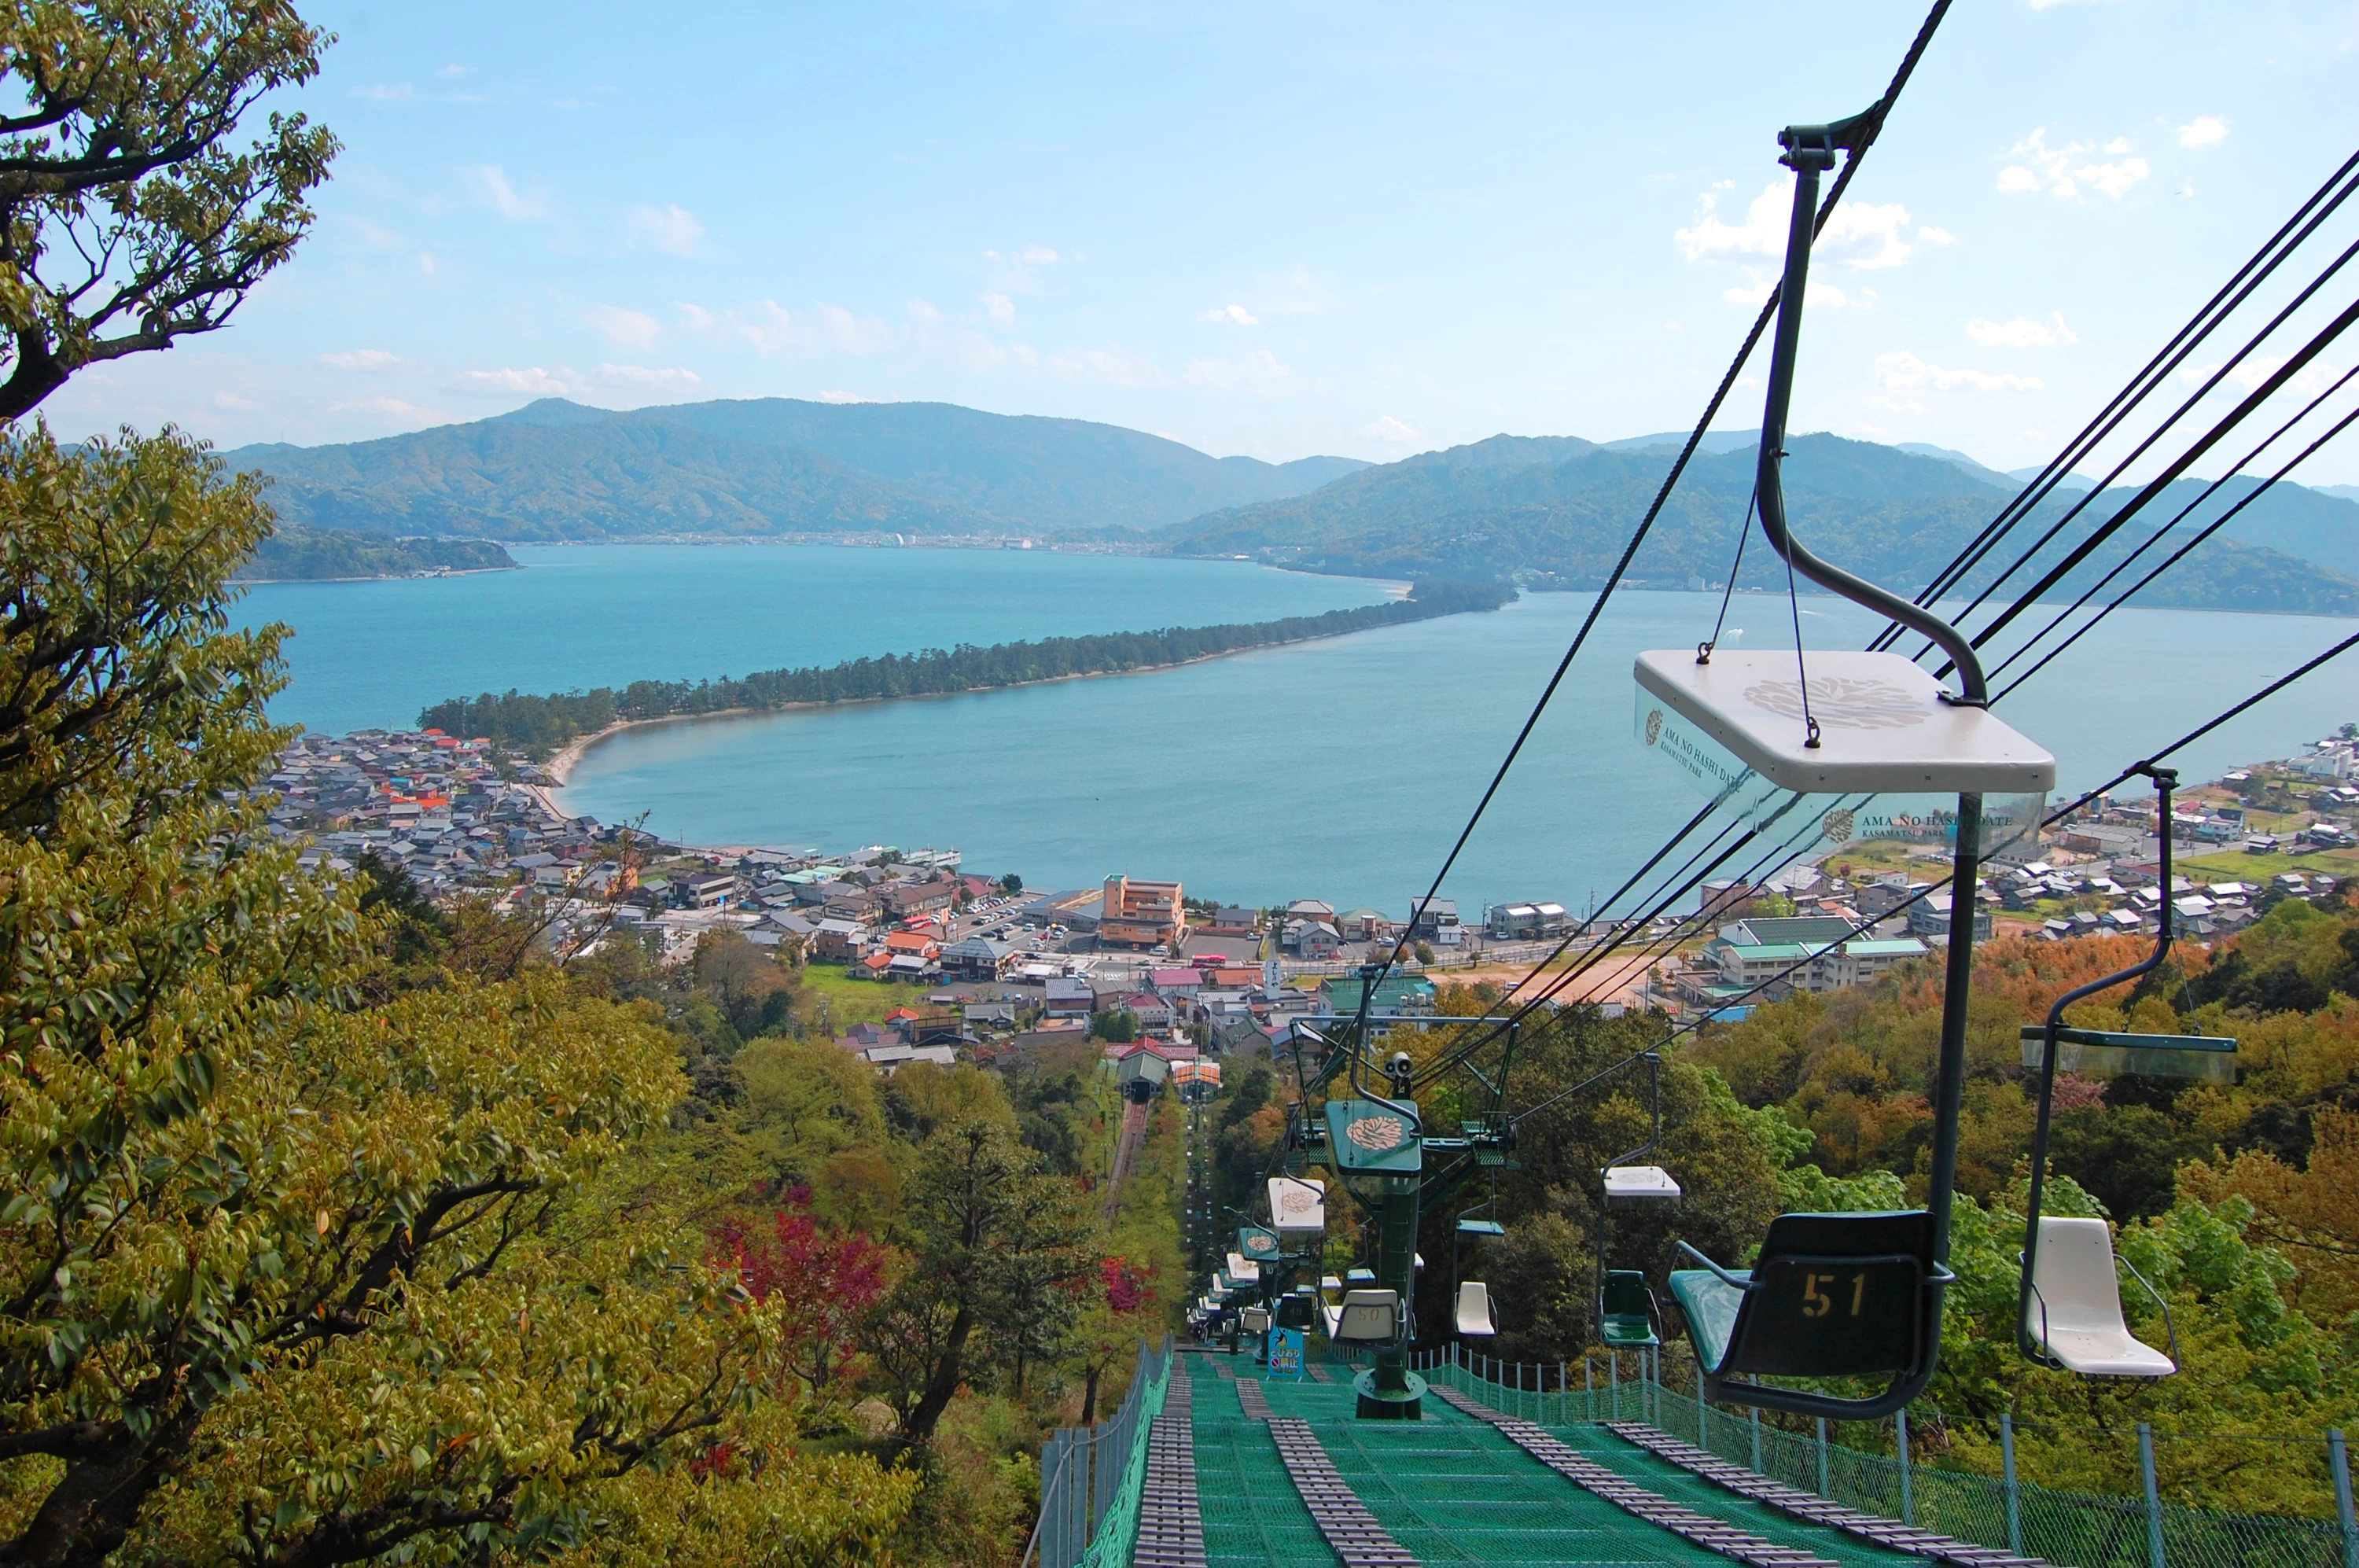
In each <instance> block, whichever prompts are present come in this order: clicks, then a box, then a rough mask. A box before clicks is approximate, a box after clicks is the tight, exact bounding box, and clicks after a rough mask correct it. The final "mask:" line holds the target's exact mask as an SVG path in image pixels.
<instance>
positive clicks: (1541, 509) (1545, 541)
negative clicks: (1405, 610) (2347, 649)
mask: <svg viewBox="0 0 2359 1568" xmlns="http://www.w3.org/2000/svg"><path fill="white" fill-rule="evenodd" d="M1681 440H1684V438H1683V437H1666V438H1661V439H1660V440H1657V439H1655V438H1640V439H1639V440H1638V441H1617V442H1614V443H1612V444H1611V445H1600V444H1598V443H1595V442H1592V441H1582V440H1580V439H1578V438H1576V437H1571V436H1546V437H1529V436H1494V437H1492V438H1491V439H1490V440H1488V441H1476V442H1473V443H1472V444H1471V445H1467V446H1462V447H1452V448H1451V449H1450V450H1448V451H1446V452H1424V453H1420V454H1419V455H1418V456H1416V457H1412V458H1409V459H1407V460H1406V461H1404V462H1401V463H1388V464H1386V465H1385V466H1383V467H1378V468H1367V469H1363V470H1361V471H1360V472H1359V473H1356V474H1348V475H1346V476H1344V477H1343V478H1342V479H1338V480H1335V481H1333V482H1332V483H1330V484H1328V485H1324V486H1322V487H1321V488H1320V489H1318V490H1315V491H1312V492H1310V493H1309V494H1307V495H1298V496H1292V497H1288V498H1286V499H1283V500H1277V501H1268V502H1262V503H1259V504H1256V505H1254V506H1241V507H1233V508H1231V509H1229V510H1227V511H1223V512H1219V513H1214V514H1212V515H1211V516H1208V517H1198V518H1195V519H1193V520H1191V521H1190V522H1189V523H1187V524H1184V525H1182V526H1181V527H1180V528H1176V529H1167V530H1165V531H1164V532H1163V533H1162V534H1161V535H1159V536H1158V538H1159V539H1161V540H1162V541H1163V542H1164V543H1165V544H1166V546H1167V548H1169V550H1172V552H1173V553H1175V554H1180V555H1212V556H1219V555H1244V556H1250V557H1252V558H1253V559H1256V560H1259V561H1268V562H1271V563H1273V564H1277V565H1286V566H1295V567H1300V568H1305V569H1308V570H1311V571H1318V572H1352V573H1364V574H1370V575H1376V576H1393V577H1402V576H1413V575H1423V576H1434V575H1441V574H1448V573H1452V572H1455V573H1459V574H1470V575H1471V574H1479V573H1485V572H1491V573H1503V572H1504V573H1514V574H1517V575H1518V576H1519V577H1522V578H1524V579H1525V580H1526V581H1530V582H1537V583H1541V584H1544V585H1552V586H1561V587H1567V588H1587V587H1593V586H1595V585H1597V584H1598V583H1602V582H1603V580H1604V578H1605V575H1606V573H1607V572H1609V571H1610V570H1611V569H1612V567H1613V564H1614V561H1615V559H1616V558H1617V557H1618V556H1619V554H1620V552H1621V550H1622V548H1623V545H1624V542H1625V539H1627V538H1628V536H1629V532H1630V529H1631V528H1632V526H1633V525H1634V524H1635V523H1636V521H1637V519H1638V518H1639V517H1642V516H1643V515H1644V514H1645V511H1646V508H1647V506H1648V505H1649V504H1650V503H1651V502H1652V501H1653V499H1654V495H1655V493H1656V491H1657V489H1658V487H1659V486H1660V485H1661V484H1662V478H1663V474H1664V472H1665V469H1666V466H1667V463H1668V461H1669V456H1670V454H1671V452H1672V451H1673V450H1674V449H1675V445H1676V443H1677V442H1678V441H1681ZM1757 444H1758V443H1757V441H1756V440H1755V438H1754V437H1753V436H1752V435H1751V434H1750V432H1745V433H1742V434H1735V433H1729V434H1717V435H1716V436H1715V438H1714V439H1712V440H1710V441H1707V442H1706V443H1705V444H1704V446H1703V448H1701V449H1700V450H1699V452H1698V453H1697V455H1696V457H1695V458H1694V459H1693V460H1692V461H1691V462H1690V464H1689V466H1688V470H1687V474H1686V476H1685V477H1684V478H1683V479H1682V481H1681V483H1680V487H1679V488H1678V490H1676V491H1675V492H1674V493H1673V494H1672V496H1671V498H1670V500H1669V503H1668V504H1667V505H1666V506H1664V508H1663V512H1662V515H1661V517H1660V519H1659V520H1658V523H1657V524H1656V527H1655V529H1654V531H1653V533H1652V534H1651V535H1650V537H1649V538H1648V539H1647V545H1646V547H1645V549H1644V550H1642V551H1641V552H1640V554H1639V555H1638V557H1637V558H1636V561H1634V562H1633V564H1632V566H1631V569H1630V570H1631V576H1632V578H1633V579H1635V580H1636V582H1638V583H1650V584H1652V585H1654V586H1657V587H1665V586H1678V587H1686V586H1688V585H1689V584H1690V583H1694V582H1697V581H1701V582H1706V583H1723V582H1726V581H1727V580H1728V579H1729V577H1730V576H1731V568H1732V566H1734V565H1735V561H1734V552H1735V546H1736V540H1737V531H1738V524H1739V520H1740V519H1741V518H1743V517H1745V513H1746V506H1747V503H1748V501H1749V500H1750V498H1751V495H1752V490H1753V481H1754V469H1755V452H1756V448H1757ZM1788 450H1789V452H1790V453H1791V455H1790V456H1789V457H1788V459H1787V462H1786V465H1785V484H1786V495H1787V510H1788V516H1789V517H1790V520H1791V521H1792V524H1793V526H1794V528H1795V530H1796V532H1797V533H1798V534H1799V536H1800V537H1801V538H1802V539H1804V540H1806V541H1807V542H1809V543H1810V545H1811V546H1812V548H1813V549H1815V550H1819V551H1820V552H1821V554H1823V555H1825V556H1827V557H1829V558H1830V559H1832V560H1835V561H1841V562H1843V564H1844V565H1846V566H1849V567H1851V568H1853V569H1854V570H1855V571H1860V572H1865V573H1866V574H1867V575H1868V576H1870V577H1873V578H1875V579H1876V580H1878V581H1881V582H1886V583H1895V584H1905V585H1906V586H1907V587H1908V588H1909V589H1910V590H1912V591H1913V590H1914V589H1916V588H1917V587H1919V586H1920V585H1921V584H1922V583H1924V582H1926V581H1927V580H1928V579H1929V578H1930V575H1931V574H1932V573H1933V572H1937V571H1938V570H1940V567H1941V565H1942V564H1943V563H1944V562H1946V561H1948V560H1949V559H1950V558H1951V555H1952V554H1954V553H1955V552H1956V550H1958V549H1959V548H1960V547H1961V546H1962V545H1963V544H1964V543H1965V542H1966V541H1967V540H1969V539H1972V538H1973V536H1974V535H1975V533H1977V532H1978V531H1979V530H1980V529H1981V528H1983V526H1984V524H1985V523H1987V522H1988V521H1989V520H1990V519H1991V517H1993V516H1994V515H1995V513H1996V512H1997V511H1998V510H1999V508H2000V507H2001V506H2004V505H2005V504H2006V501H2007V500H2008V499H2009V498H2010V497H2011V496H2012V495H2014V494H2015V493H2016V491H2017V490H2018V489H2019V488H2020V484H2019V482H2018V481H2017V480H2016V479H2014V478H2013V477H2012V476H2009V475H2006V474H1996V473H1995V472H1993V471H1992V470H1989V469H1985V468H1983V467H1982V465H1981V464H1979V463H1973V460H1972V459H1970V458H1967V459H1961V458H1960V457H1959V456H1958V455H1956V454H1950V453H1943V454H1942V455H1940V456H1931V455H1927V454H1925V453H1922V452H1904V451H1901V450H1899V449H1897V448H1895V447H1887V446H1880V445H1876V444H1875V443H1873V442H1868V441H1845V440H1843V439H1842V438H1840V437H1837V436H1832V435H1810V436H1800V437H1796V438H1793V439H1792V440H1791V441H1789V447H1788ZM2255 483H2256V482H2255V481H2252V480H2249V479H2245V478H2242V477H2237V478H2234V479H2231V480H2230V481H2229V482H2228V483H2226V484H2225V485H2222V486H2220V487H2219V489H2218V490H2217V491H2216V492H2214V493H2213V494H2212V495H2211V496H2209V497H2208V498H2202V497H2203V492H2204V489H2205V486H2204V485H2203V484H2202V483H2201V482H2198V481H2195V480H2181V481H2180V482H2178V483H2177V484H2175V485H2171V486H2170V487H2169V489H2167V490H2166V491H2165V492H2164V494H2163V495H2160V496H2158V498H2157V499H2156V500H2155V501H2154V502H2152V503H2150V504H2149V505H2148V506H2147V507H2146V508H2145V509H2144V510H2143V511H2142V512H2141V513H2140V514H2139V515H2138V517H2136V518H2135V519H2134V520H2132V521H2131V522H2130V523H2129V524H2127V525H2125V527H2124V528H2122V529H2121V530H2120V531H2119V532H2118V533H2117V534H2116V535H2115V536H2114V539H2112V540H2111V541H2109V543H2108V544H2107V545H2106V546H2105V547H2104V548H2103V549H2101V550H2099V551H2098V552H2097V553H2096V554H2095V555H2094V556H2093V558H2092V560H2091V561H2090V562H2089V563H2087V565H2086V566H2085V567H2084V568H2083V569H2082V571H2080V572H2077V573H2075V574H2074V575H2072V576H2071V577H2068V578H2067V579H2065V580H2064V582H2063V583H2062V584H2061V586H2062V588H2063V589H2064V590H2065V591H2068V592H2074V591H2077V590H2078V589H2079V588H2081V587H2084V586H2087V585H2089V584H2090V583H2093V582H2094V581H2095V580H2096V578H2097V577H2099V576H2100V575H2102V574H2103V573H2104V572H2105V571H2106V570H2108V569H2110V568H2111V567H2113V566H2114V565H2116V564H2118V563H2120V562H2121V561H2123V560H2124V559H2125V557H2126V556H2127V555H2128V554H2129V553H2130V552H2131V551H2132V550H2135V549H2136V547H2137V546H2138V545H2140V544H2143V543H2145V542H2147V540H2148V539H2151V538H2153V536H2154V534H2155V532H2156V531H2157V530H2158V528H2160V526H2161V525H2162V524H2163V523H2164V522H2165V521H2166V520H2168V519H2169V518H2170V517H2172V516H2173V515H2175V514H2177V513H2178V512H2180V510H2181V509H2182V508H2187V507H2190V506H2191V507H2192V508H2193V509H2192V510H2191V511H2190V512H2189V513H2188V517H2187V520H2186V521H2185V522H2184V523H2181V524H2180V526H2179V528H2177V529H2175V530H2174V531H2173V532H2172V533H2171V534H2170V535H2169V536H2167V537H2166V540H2165V542H2164V543H2163V544H2162V545H2161V546H2160V547H2159V548H2158V549H2154V550H2148V551H2147V553H2146V555H2145V556H2144V557H2143V558H2142V559H2141V561H2140V563H2139V565H2138V566H2137V567H2136V570H2135V571H2132V572H2126V573H2125V575H2123V576H2122V577H2121V578H2120V579H2119V582H2118V583H2117V584H2116V585H2115V590H2114V591H2115V592H2118V590H2119V589H2120V588H2124V587H2126V586H2128V585H2129V584H2130V583H2134V582H2136V579H2137V577H2138V576H2139V575H2141V574H2142V573H2143V572H2144V571H2145V570H2146V569H2147V567H2148V566H2151V565H2152V564H2155V563H2157V562H2158V561H2161V560H2162V559H2164V558H2165V557H2166V556H2167V555H2168V554H2169V551H2170V550H2174V549H2176V548H2177V545H2178V544H2179V543H2180V542H2181V541H2183V540H2184V539H2187V538H2188V537H2190V536H2191V535H2192V534H2193V533H2194V532H2196V531H2197V530H2198V529H2199V528H2201V527H2202V526H2203V525H2204V524H2206V523H2208V522H2210V521H2211V520H2212V519H2213V518H2215V517H2218V516H2219V515H2220V514H2221V513H2222V512H2223V511H2224V510H2226V509H2227V507H2228V506H2230V505H2232V504H2233V503H2234V501H2236V500H2237V499H2239V498H2241V497H2242V496H2244V495H2245V494H2246V493H2247V492H2249V491H2250V490H2251V489H2252V488H2253V486H2254V485H2255ZM2132 494H2134V492H2129V491H2120V492H2112V491H2109V492H2106V493H2104V494H2102V495H2091V494H2090V492H2089V490H2088V489H2085V488H2084V489H2073V488H2071V487H2069V486H2060V487H2059V488H2058V491H2057V493H2056V494H2054V495H2051V496H2049V498H2048V499H2047V500H2046V501H2045V502H2043V503H2042V504H2041V505H2040V506H2038V508H2036V509H2035V510H2034V512H2033V513H2032V515H2031V517H2030V518H2029V519H2028V526H2027V527H2026V528H2019V529H2017V531H2016V534H2015V535H2014V536H2012V539H2011V546H2010V550H2009V551H2006V552H2001V553H1999V554H1997V555H1995V556H1994V557H1993V558H1992V560H1991V561H1989V562H1987V563H1986V564H1985V566H1984V570H1983V571H1982V572H1978V573H1977V574H1975V575H1973V576H1970V577H1969V578H1968V579H1967V587H1968V588H1969V589H1970V590H1972V589H1973V588H1976V587H1978V586H1980V585H1981V584H1982V583H1985V582H1986V581H1987V580H1988V579H1989V578H1990V576H1991V575H1993V574H1994V572H1995V569H1996V567H1997V566H1998V565H1999V564H2001V563H2003V562H2005V561H2008V560H2010V559H2011V558H2012V551H2013V550H2017V549H2020V548H2022V547H2023V546H2025V545H2028V544H2029V543H2030V542H2031V540H2032V539H2035V538H2037V537H2038V535H2039V534H2040V533H2042V532H2044V531H2045V530H2046V528H2049V526H2051V525H2054V524H2056V523H2058V522H2060V520H2062V519H2063V518H2064V517H2065V515H2066V514H2067V513H2068V512H2069V511H2071V509H2072V508H2074V507H2079V508H2081V510H2080V514H2079V517H2078V518H2077V519H2075V520H2074V522H2073V523H2072V524H2071V526H2069V527H2068V528H2066V530H2065V531H2064V533H2063V534H2062V535H2060V541H2061V542H2060V543H2059V544H2055V545H2050V546H2049V547H2048V548H2047V549H2046V550H2043V551H2041V552H2039V553H2038V555H2037V556H2036V557H2035V559H2034V568H2035V570H2037V569H2038V567H2040V566H2041V565H2043V564H2045V563H2046V562H2047V561H2052V560H2053V559H2054V558H2055V557H2056V556H2057V555H2059V554H2060V552H2061V550H2063V549H2064V548H2068V547H2069V546H2070V544H2071V542H2073V541H2075V540H2077V539H2080V538H2082V537H2083V536H2084V535H2085V532H2086V529H2087V528H2088V527H2089V525H2090V524H2091V523H2092V522H2093V521H2095V520H2098V519H2102V518H2105V517H2111V516H2112V515H2113V513H2114V510H2117V509H2118V507H2119V506H2120V505H2121V504H2122V503H2123V502H2125V501H2126V500H2128V499H2129V497H2130V495H2132ZM1784 570H1785V569H1784V566H1783V563H1782V562H1780V561H1778V560H1777V557H1776V556H1774V555H1773V554H1771V552H1770V551H1769V550H1767V548H1766V547H1765V546H1764V545H1763V543H1762V541H1761V539H1760V537H1759V534H1758V531H1757V530H1756V531H1755V533H1754V534H1753V536H1752V538H1751V539H1750V542H1749V543H1748V545H1747V553H1746V555H1745V560H1744V561H1743V564H1742V566H1741V567H1738V568H1737V570H1736V571H1735V572H1734V576H1735V579H1736V581H1737V583H1739V584H1740V585H1741V586H1745V587H1754V588H1767V587H1777V586H1782V585H1783V584H1784V582H1785V577H1784ZM2026 580H2027V579H2025V578H2020V577H2018V578H2017V579H2015V581H2016V582H2018V583H2020V582H2023V581H2026ZM2108 596H2109V597H2110V596H2111V595H2110V594H2109V595H2108ZM2139 602H2140V603H2144V604H2160V605H2179V606H2186V607H2195V606H2205V607H2215V608H2235V609H2278V610H2299V611H2306V612H2310V613H2313V614H2336V615H2347V614H2359V504H2354V503H2353V502H2351V501H2348V500H2344V499H2341V498H2339V497H2335V496H2331V495H2321V494H2320V493H2319V492H2316V491H2312V490H2307V489H2304V488H2303V487H2301V486H2299V485H2277V486H2276V487H2274V488H2272V489H2271V490H2269V491H2268V492H2267V494H2266V495H2262V496H2261V497H2259V498H2258V499H2257V500H2256V501H2255V502H2253V503H2252V505H2250V506H2247V507H2246V508H2245V510H2244V511H2243V512H2242V513H2240V514H2239V515H2238V516H2237V517H2235V518H2234V520H2233V521H2231V522H2230V523H2229V524H2227V526H2226V527H2225V528H2223V530H2222V532H2221V534H2220V535H2219V536H2217V537H2215V538H2214V539H2212V540H2210V541H2209V542H2207V543H2205V544H2203V545H2201V547H2199V548H2198V549H2197V550H2194V551H2193V553H2191V554H2190V556H2189V557H2188V559H2187V561H2185V563H2184V564H2183V565H2181V566H2180V567H2178V568H2176V569H2174V570H2173V571H2172V572H2169V574H2168V575H2166V576H2164V577H2163V578H2162V579H2161V580H2159V581H2158V582H2157V583H2155V585H2154V586H2153V587H2152V588H2151V589H2148V590H2147V591H2145V592H2144V593H2141V594H2140V595H2139Z"/></svg>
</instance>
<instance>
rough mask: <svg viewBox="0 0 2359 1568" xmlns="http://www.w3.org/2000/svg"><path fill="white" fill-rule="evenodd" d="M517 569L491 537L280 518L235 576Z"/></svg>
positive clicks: (300, 578) (246, 579) (261, 578)
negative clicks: (430, 535) (356, 529)
mask: <svg viewBox="0 0 2359 1568" xmlns="http://www.w3.org/2000/svg"><path fill="white" fill-rule="evenodd" d="M515 569H516V559H515V558H514V557H513V556H511V555H509V554H508V552H507V551H506V550H502V549H501V548H500V547H499V546H498V545H495V544H494V543H492V542H491V541H490V540H489V539H388V538H386V536H384V535H382V534H364V533H353V532H349V531H346V530H343V529H339V528H305V527H304V526H303V525H302V524H300V523H284V522H282V523H280V524H279V525H278V526H277V528H273V529H272V530H271V532H270V537H269V538H267V539H264V540H263V541H262V542H261V543H260V544H259V545H256V546H255V550H254V553H253V554H252V555H251V556H248V557H247V558H246V560H245V561H244V562H243V563H242V564H240V565H239V567H238V569H237V573H236V578H235V581H237V582H240V583H317V582H324V581H337V580H349V579H353V578H362V577H415V576H419V575H420V574H421V573H425V572H508V571H514V570H515Z"/></svg>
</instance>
